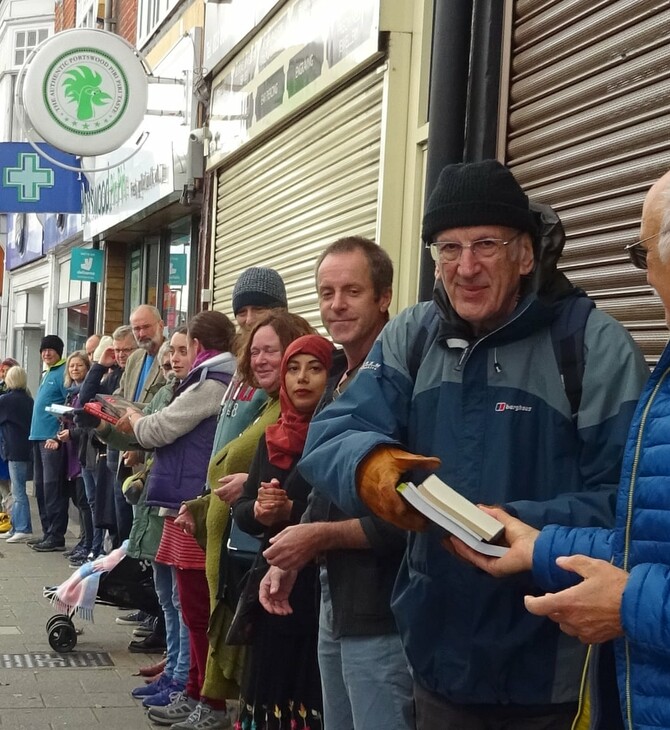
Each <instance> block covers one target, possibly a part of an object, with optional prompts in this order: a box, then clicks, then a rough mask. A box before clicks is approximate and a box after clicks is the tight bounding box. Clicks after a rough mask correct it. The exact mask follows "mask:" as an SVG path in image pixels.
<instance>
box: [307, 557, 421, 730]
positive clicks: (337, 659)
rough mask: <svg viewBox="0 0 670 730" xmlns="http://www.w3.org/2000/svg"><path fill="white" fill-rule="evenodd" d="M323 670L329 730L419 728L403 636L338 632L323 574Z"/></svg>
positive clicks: (323, 570)
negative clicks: (416, 724)
mask: <svg viewBox="0 0 670 730" xmlns="http://www.w3.org/2000/svg"><path fill="white" fill-rule="evenodd" d="M320 580H321V610H320V612H319V669H320V670H321V688H322V692H323V726H324V730H354V729H355V730H363V729H364V730H389V728H393V730H414V727H415V726H414V702H413V697H412V690H413V687H412V678H411V676H410V673H409V668H408V666H407V659H406V658H405V652H404V651H403V648H402V644H401V643H400V637H399V636H398V634H382V635H380V636H343V637H341V638H339V639H336V638H335V637H334V636H333V632H332V625H333V621H332V616H333V607H332V603H331V601H330V589H329V587H328V579H327V573H326V570H325V568H321V571H320Z"/></svg>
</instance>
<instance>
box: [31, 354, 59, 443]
mask: <svg viewBox="0 0 670 730" xmlns="http://www.w3.org/2000/svg"><path fill="white" fill-rule="evenodd" d="M64 379H65V360H59V361H58V362H57V363H56V364H55V365H52V366H51V367H50V368H49V369H48V370H46V372H45V373H44V375H43V376H42V381H41V382H40V387H39V388H38V389H37V394H36V395H35V406H34V408H33V418H32V422H31V425H30V440H31V441H46V440H47V439H55V438H56V434H57V433H58V432H59V431H60V428H61V426H60V422H59V420H58V418H56V416H54V415H52V414H51V413H47V412H46V411H45V410H44V409H45V408H46V407H47V406H50V405H52V404H53V403H57V404H63V403H65V399H66V398H67V388H66V387H65V382H64Z"/></svg>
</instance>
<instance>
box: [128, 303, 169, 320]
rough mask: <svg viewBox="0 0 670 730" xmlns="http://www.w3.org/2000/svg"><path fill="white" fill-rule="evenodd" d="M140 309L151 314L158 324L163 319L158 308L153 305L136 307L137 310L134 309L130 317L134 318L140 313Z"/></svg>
mask: <svg viewBox="0 0 670 730" xmlns="http://www.w3.org/2000/svg"><path fill="white" fill-rule="evenodd" d="M140 309H144V310H145V311H147V312H150V313H151V314H152V315H153V316H154V317H155V318H156V322H160V321H162V319H163V317H162V316H161V313H160V311H159V309H158V307H154V305H153V304H140V305H139V307H135V309H133V311H132V312H131V313H130V316H131V317H132V316H133V315H134V314H136V313H137V312H139V311H140Z"/></svg>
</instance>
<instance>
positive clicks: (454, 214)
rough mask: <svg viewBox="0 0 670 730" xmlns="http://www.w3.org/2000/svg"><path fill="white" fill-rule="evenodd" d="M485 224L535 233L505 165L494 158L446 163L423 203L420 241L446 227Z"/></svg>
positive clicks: (522, 197)
mask: <svg viewBox="0 0 670 730" xmlns="http://www.w3.org/2000/svg"><path fill="white" fill-rule="evenodd" d="M485 225H494V226H507V227H509V228H516V229H518V230H520V231H527V232H528V233H530V234H531V235H533V236H534V235H535V234H536V233H537V226H536V224H535V220H534V218H533V215H532V214H531V212H530V208H529V205H528V197H527V196H526V194H525V193H524V192H523V190H522V189H521V186H520V185H519V183H518V182H517V181H516V178H515V177H514V175H512V173H511V171H510V170H509V169H508V168H507V167H505V165H502V164H501V163H500V162H498V161H497V160H483V161H482V162H464V163H458V164H455V165H447V166H446V167H445V168H444V169H443V170H442V172H441V173H440V177H439V178H438V180H437V184H436V185H435V188H434V189H433V192H432V193H431V194H430V197H429V198H428V202H427V203H426V210H425V213H424V216H423V230H422V232H421V236H422V238H423V240H424V241H425V242H426V243H427V244H428V243H431V241H432V240H433V237H434V236H435V234H436V233H439V232H440V231H444V230H446V229H447V228H461V227H464V226H485Z"/></svg>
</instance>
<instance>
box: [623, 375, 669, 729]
mask: <svg viewBox="0 0 670 730" xmlns="http://www.w3.org/2000/svg"><path fill="white" fill-rule="evenodd" d="M669 374H670V368H668V369H666V370H665V371H664V372H663V375H661V377H660V378H659V379H658V383H656V385H655V386H654V389H653V391H652V392H651V395H650V396H649V400H648V401H647V404H646V405H645V407H644V410H643V412H642V417H641V418H640V427H639V429H638V432H637V440H636V444H635V455H634V457H633V467H632V469H631V475H630V487H629V490H628V504H627V506H626V529H625V531H624V551H623V566H622V567H623V569H624V570H625V571H626V572H629V571H628V561H629V559H630V529H631V523H632V521H633V497H634V493H635V484H636V481H637V467H638V463H639V461H640V451H641V450H642V436H643V434H644V429H645V426H646V423H647V416H648V415H649V411H650V410H651V406H652V405H653V403H654V399H655V398H656V394H657V393H658V391H659V390H660V388H661V386H662V385H663V383H664V381H665V379H666V377H667V376H668V375H669ZM624 646H625V649H626V692H625V694H626V723H627V726H628V728H629V730H633V710H632V707H631V699H630V645H629V643H628V639H626V638H624Z"/></svg>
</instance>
